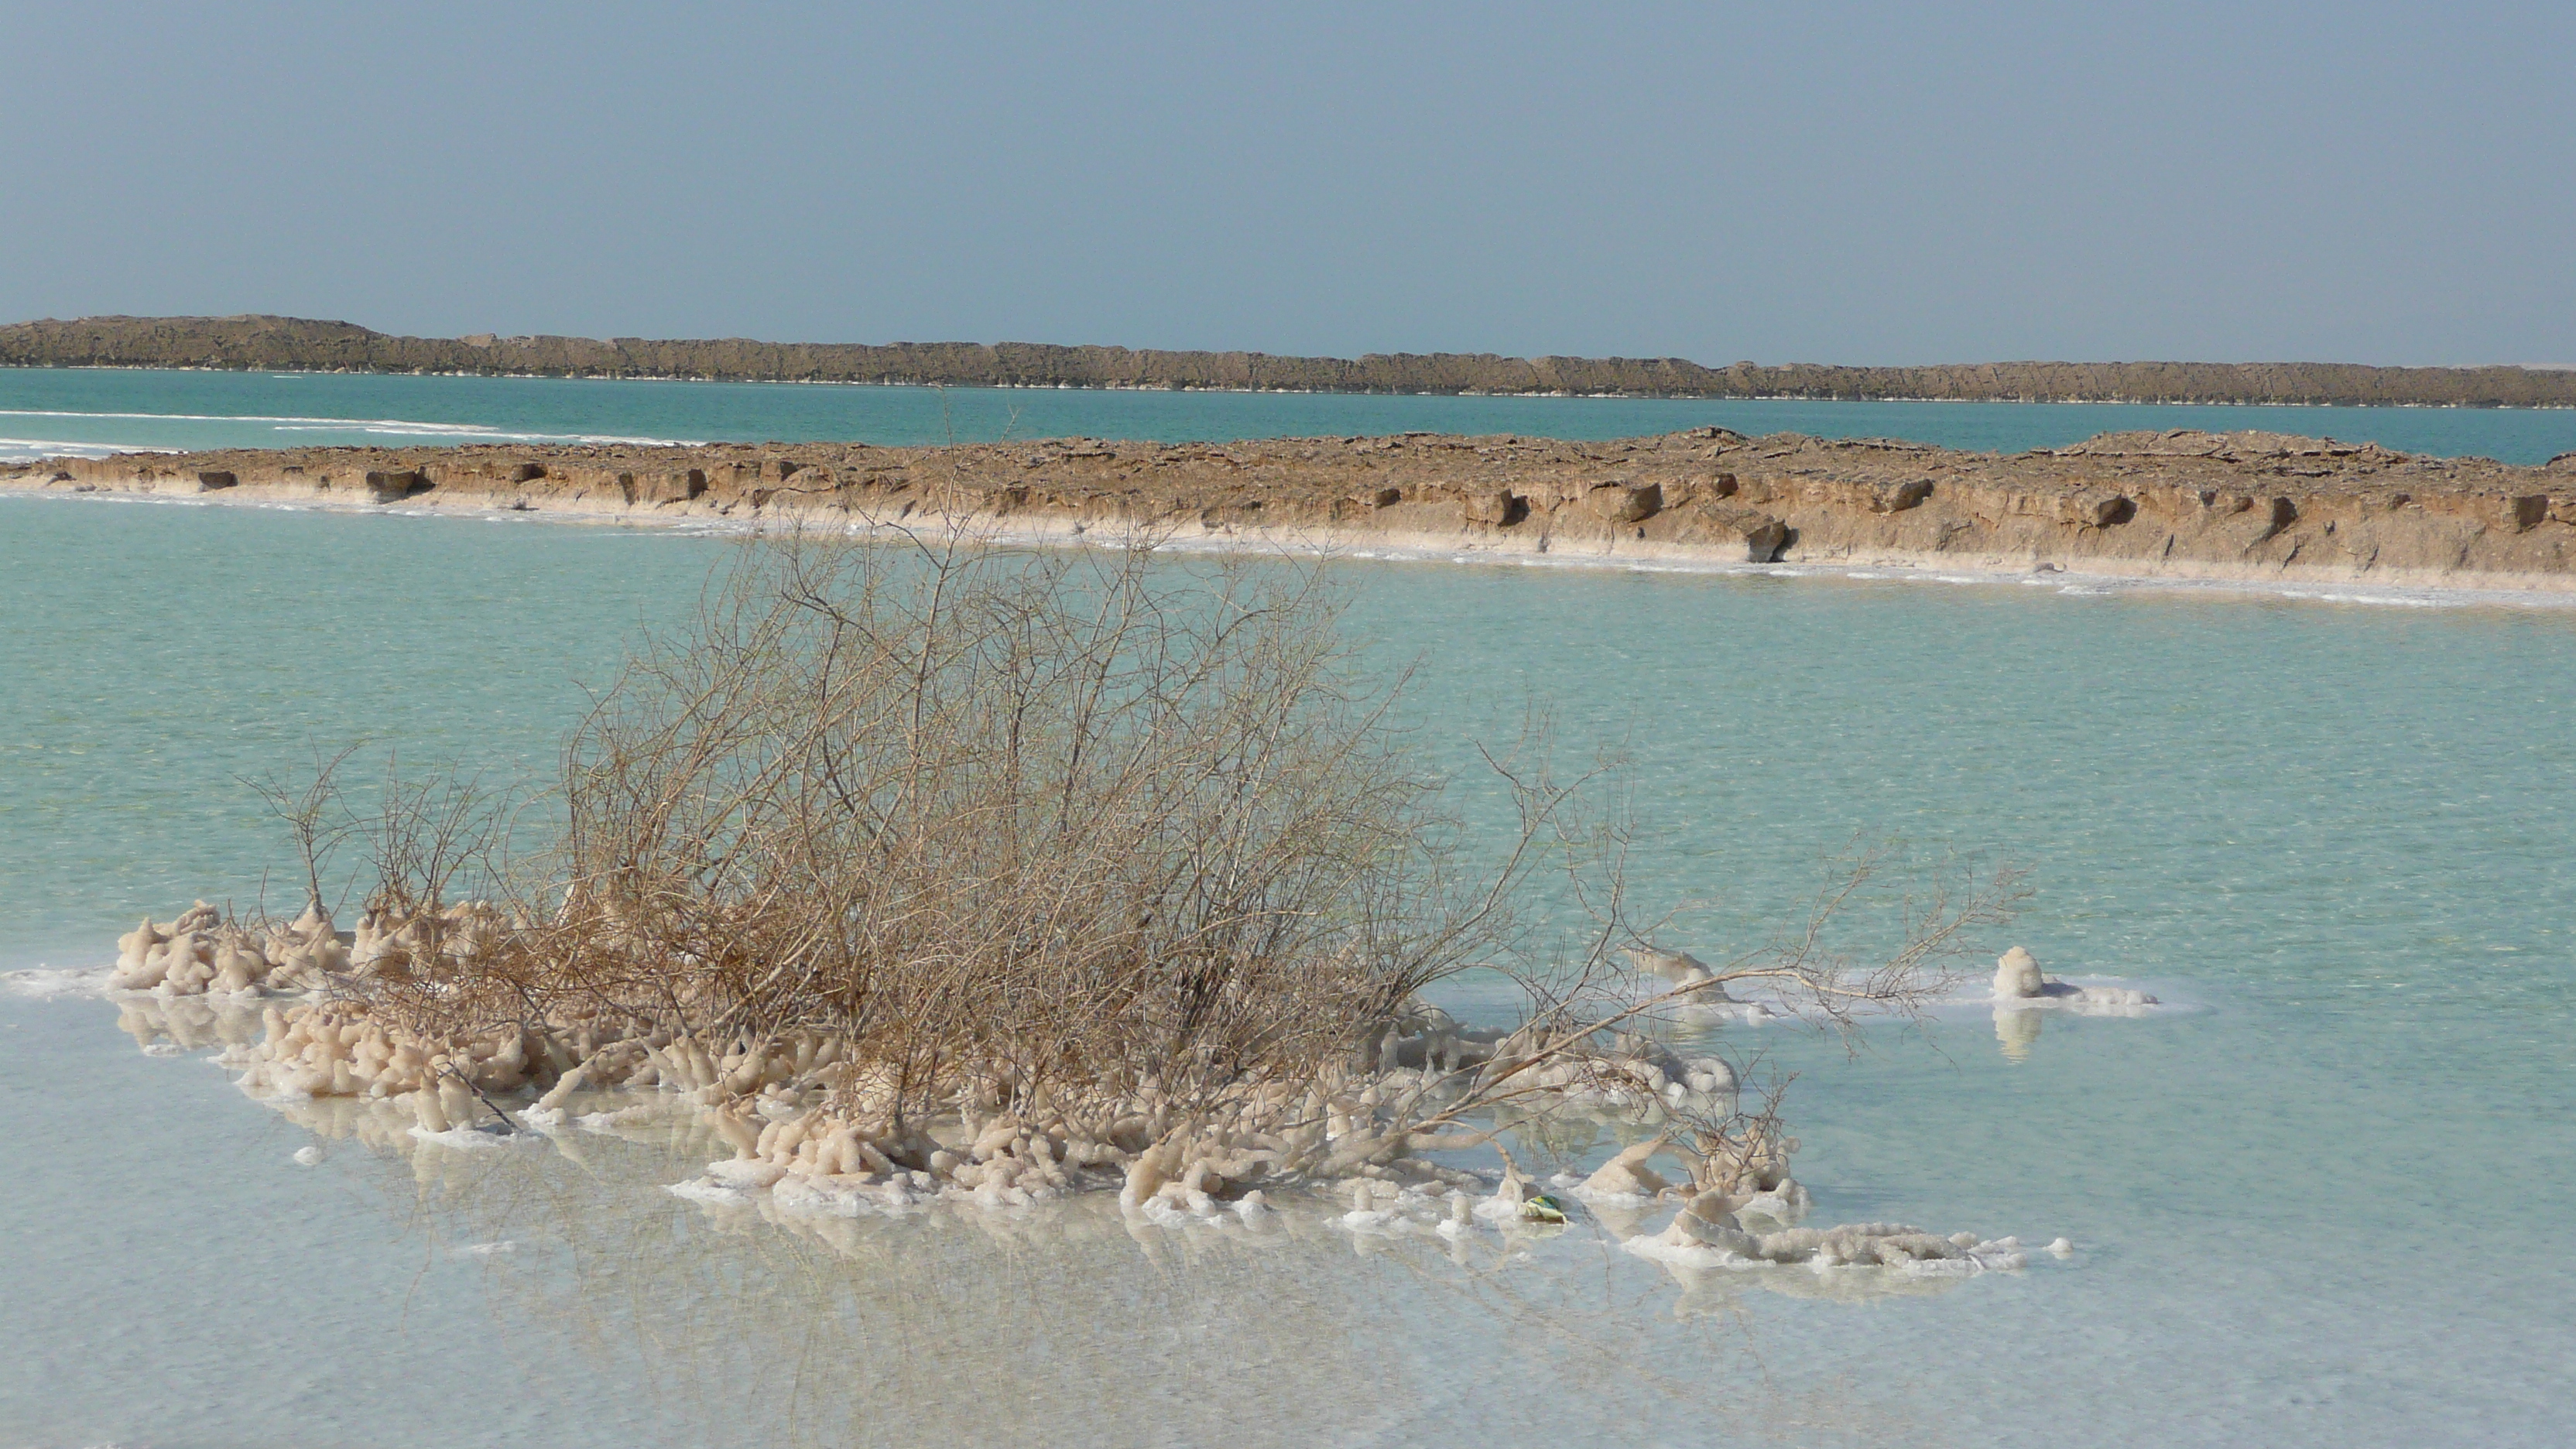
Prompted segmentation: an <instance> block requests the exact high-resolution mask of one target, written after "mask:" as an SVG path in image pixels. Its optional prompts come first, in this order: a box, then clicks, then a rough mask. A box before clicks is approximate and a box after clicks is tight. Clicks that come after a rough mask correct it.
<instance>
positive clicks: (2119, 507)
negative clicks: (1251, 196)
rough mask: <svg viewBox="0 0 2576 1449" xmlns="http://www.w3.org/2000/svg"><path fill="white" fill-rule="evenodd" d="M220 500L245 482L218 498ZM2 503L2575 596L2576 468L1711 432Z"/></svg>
mask: <svg viewBox="0 0 2576 1449" xmlns="http://www.w3.org/2000/svg"><path fill="white" fill-rule="evenodd" d="M217 480H224V481H222V482H218V481H217ZM0 486H8V487H15V488H21V489H60V490H73V491H98V490H102V489H106V490H118V491H128V492H142V493H163V492H174V491H175V492H183V493H188V494H198V493H202V492H205V491H206V490H209V489H215V488H220V489H221V490H222V493H221V496H222V497H225V498H232V497H246V498H276V497H285V498H298V497H300V498H308V499H318V500H321V501H325V502H329V501H335V500H336V501H345V502H348V503H352V504H359V505H364V504H369V503H394V502H402V503H406V504H407V505H409V506H415V507H418V506H427V507H458V508H490V507H507V508H517V509H533V510H539V511H572V512H579V513H594V514H607V515H613V516H620V517H671V518H686V517H716V516H731V517H736V518H752V517H763V516H788V515H791V514H795V513H799V512H803V513H812V512H821V513H823V514H825V515H827V516H830V517H833V518H834V519H836V520H838V519H844V518H853V517H864V518H867V519H871V520H876V521H880V522H893V523H904V522H918V521H921V520H924V519H934V518H961V517H980V518H984V519H988V520H993V521H996V522H1000V523H1003V524H1005V525H1006V526H1008V527H1009V528H1011V529H1013V530H1016V531H1021V532H1026V533H1029V534H1033V535H1038V536H1070V535H1072V534H1075V533H1079V532H1084V531H1087V530H1091V529H1095V528H1100V527H1103V526H1110V527H1123V526H1142V527H1150V528H1158V529H1166V530H1175V531H1178V532H1181V533H1184V534H1193V535H1195V534H1220V535H1234V536H1238V537H1242V538H1247V539H1257V538H1269V539H1276V540H1283V541H1291V540H1293V541H1307V542H1336V541H1337V542H1345V543H1349V542H1370V541H1391V542H1397V543H1407V544H1419V545H1424V546H1429V547H1437V548H1442V549H1458V548H1465V549H1492V550H1506V551H1508V550H1527V551H1532V552H1537V551H1547V552H1551V553H1554V554H1560V555H1575V556H1581V555H1583V554H1585V553H1587V552H1589V553H1594V554H1605V555H1612V556H1633V555H1670V556H1676V557H1702V558H1707V559H1710V560H1713V561H1726V562H1746V561H1750V562H1756V563H1767V562H1772V561H1775V560H1785V561H1789V562H1809V563H1836V564H1851V565H1874V564H1882V563H1894V564H1928V565H1935V566H1940V567H1944V568H1963V569H1981V570H2016V571H2018V570H2024V569H2028V568H2031V567H2034V566H2036V565H2039V564H2041V563H2050V564H2056V565H2060V566H2070V567H2078V568H2082V569H2084V570H2086V571H2089V572H2097V573H2113V574H2134V575H2159V574H2161V575H2197V576H2214V577H2234V578H2315V579H2369V580H2379V581H2385V582H2389V583H2396V584H2429V585H2444V586H2459V587H2485V588H2519V589H2576V468H2570V467H2568V466H2566V465H2565V464H2564V463H2561V464H2557V465H2553V466H2551V467H2547V468H2520V467H2511V466H2508V465H2505V464H2501V463H2495V462H2490V461H2487V460H2484V459H2444V458H2415V457H2409V456H2406V455H2403V454H2398V453H2393V452H2390V451H2388V450H2386V449H2384V448H2379V447H2376V446H2372V445H2366V444H2365V445H2360V446H2353V445H2347V444H2343V443H2337V442H2333V441H2330V440H2326V439H2315V438H2296V437H2285V436H2280V435H2273V434H2262V433H2229V434H2216V433H2194V432H2170V433H2128V434H2112V435H2106V436H2103V437H2098V438H2094V439H2091V440H2089V441H2087V442H2085V443H2082V444H2080V445H2077V446H2075V447H2071V448H2066V449H2062V450H2059V451H2057V452H2053V453H2051V452H2034V453H2024V454H2016V455H2011V456H1999V455H1995V454H1986V453H1960V452H1950V451H1945V450H1942V449H1938V448H1929V447H1925V446H1923V445H1921V444H1916V443H1898V442H1885V441H1852V440H1824V439H1817V438H1808V437H1801V436H1797V435H1793V434H1782V435H1778V436H1773V437H1765V438H1747V437H1742V436H1740V435H1737V434H1735V433H1730V432H1727V431H1724V430H1723V429H1716V428H1703V429H1698V430H1695V431H1692V432H1687V433H1676V434H1671V435H1667V436H1664V437H1654V438H1636V439H1628V440H1624V441H1617V442H1606V443H1587V442H1569V441H1564V440H1558V439H1542V438H1521V437H1510V436H1497V437H1479V438H1460V437H1439V436H1432V435H1427V434H1409V435H1405V436H1401V437H1392V438H1291V439H1275V440H1269V441H1263V442H1243V443H1233V444H1228V445H1225V446H1223V447H1218V446H1213V445H1209V444H1204V443H1188V444H1168V445H1167V444H1156V443H1137V442H1117V443H1108V442H1102V441H1100V440H1098V439H1090V438H1063V439H1054V440H1049V441H1043V442H1034V443H1032V442H1018V443H1010V444H991V445H973V446H960V447H954V448H876V447H869V446H866V445H863V444H854V443H842V444H828V443H812V444H799V445H796V446H795V447H793V448H782V447H778V446H775V445H770V446H756V445H750V444H722V445H714V446H708V447H696V448H644V447H609V446H578V447H559V448H535V447H522V446H508V447H503V446H481V447H470V448H452V449H440V448H404V449H373V448H330V449H292V450H282V451H274V452H266V451H231V452H219V453H202V454H188V455H154V454H129V455H123V456H119V457H114V458H106V459H95V460H90V459H55V460H49V461H47V462H43V463H37V464H21V465H5V466H0Z"/></svg>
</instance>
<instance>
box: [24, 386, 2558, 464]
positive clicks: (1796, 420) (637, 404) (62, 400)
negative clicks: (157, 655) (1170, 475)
mask: <svg viewBox="0 0 2576 1449" xmlns="http://www.w3.org/2000/svg"><path fill="white" fill-rule="evenodd" d="M1712 425H1714V426H1717V427H1724V428H1732V429H1734V430H1735V431H1737V432H1740V433H1746V434H1752V435H1759V434H1763V433H1777V432H1796V433H1807V434H1811V435H1814V436H1818V437H1831V438H1862V437H1885V438H1903V439H1907V440H1910V441H1913V442H1920V443H1932V444H1937V445H1939V446H1941V447H1945V448H1961V449H1969V450H1978V451H1992V452H2004V453H2014V452H2020V451H2023V450H2025V449H2030V448H2054V447H2063V446H2065V445H2067V444H2069V443H2075V442H2080V441H2082V440H2083V439H2085V438H2089V437H2092V436H2093V435H2095V434H2097V433H2106V432H2122V431H2132V430H2139V429H2166V428H2205V429H2208V430H2211V431H2218V432H2234V431H2239V430H2242V429H2248V428H2253V429H2260V430H2263V431H2266V432H2281V433H2299V434H2306V435H2310V436H2322V437H2331V438H2340V439H2343V440H2345V441H2348V442H2355V443H2362V442H2374V443H2378V444H2380V445H2382V446H2384V447H2388V448H2392V449H2395V450H2397V451H2399V452H2404V453H2418V454H2430V455H2435V456H2441V457H2464V456H2478V457H2488V458H2495V459H2498V460H2500V461H2503V462H2507V463H2545V462H2547V461H2548V460H2549V459H2550V458H2551V457H2553V456H2555V455H2557V454H2559V453H2564V452H2571V451H2576V409H2568V408H2558V409H2517V408H2505V409H2497V408H2375V407H2186V406H2167V405H2164V404H2147V403H2138V404H2130V403H1969V402H1936V403H1916V402H1759V401H1739V400H1732V399H1705V400H1697V399H1692V400H1683V399H1656V398H1553V397H1383V396H1357V395H1351V394H1342V393H1230V392H1142V391H1136V392H1131V391H1094V390H1077V389H1030V388H945V389H935V388H926V387H874V386H849V385H839V384H814V385H806V384H796V383H723V382H654V381H606V380H593V379H576V378H486V377H418V376H411V375H402V376H391V377H387V376H375V375H364V374H335V373H268V372H252V373H239V372H168V371H153V370H147V369H132V368H0V459H8V458H30V457H43V456H56V455H80V456H98V455H103V454H106V453H112V452H120V451H135V450H151V449H167V450H183V451H184V450H197V449H210V448H290V447H318V446H326V445H356V446H377V447H393V446H405V445H410V446H420V445H447V444H462V443H513V442H516V443H576V442H597V443H612V442H625V443H665V442H725V441H737V442H789V443H795V442H821V441H835V442H843V441H846V442H864V443H877V444H886V445H901V444H920V443H936V442H942V441H948V440H954V441H957V442H991V441H995V440H997V439H1006V438H1052V437H1068V436H1088V437H1101V438H1135V439H1151V440H1154V441H1159V442H1189V441H1205V442H1224V441H1233V440H1237V439H1248V438H1280V437H1323V436H1350V435H1368V434H1384V433H1401V432H1413V431H1422V432H1440V433H1471V434H1490V433H1516V434H1520V435H1523V436H1528V437H1549V438H1623V437H1637V436H1642V435H1645V434H1652V433H1668V432H1675V431H1678V430H1680V429H1683V428H1695V427H1708V426H1712Z"/></svg>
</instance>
